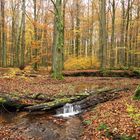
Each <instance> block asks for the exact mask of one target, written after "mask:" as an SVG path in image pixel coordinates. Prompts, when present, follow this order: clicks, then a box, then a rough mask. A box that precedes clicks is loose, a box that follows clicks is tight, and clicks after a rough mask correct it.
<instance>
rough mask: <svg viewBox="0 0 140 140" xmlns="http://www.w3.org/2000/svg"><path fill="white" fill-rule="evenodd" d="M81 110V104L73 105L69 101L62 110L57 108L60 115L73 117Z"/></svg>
mask: <svg viewBox="0 0 140 140" xmlns="http://www.w3.org/2000/svg"><path fill="white" fill-rule="evenodd" d="M80 112H81V107H80V106H79V105H73V104H70V103H67V104H65V105H64V106H63V108H62V109H61V110H57V115H56V116H58V117H71V116H74V115H76V114H78V113H80Z"/></svg>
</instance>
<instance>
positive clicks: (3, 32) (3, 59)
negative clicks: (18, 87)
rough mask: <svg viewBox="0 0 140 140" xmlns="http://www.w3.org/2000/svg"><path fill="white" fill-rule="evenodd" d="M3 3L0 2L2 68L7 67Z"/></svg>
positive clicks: (2, 1) (2, 0)
mask: <svg viewBox="0 0 140 140" xmlns="http://www.w3.org/2000/svg"><path fill="white" fill-rule="evenodd" d="M4 10H5V1H4V0H1V21H2V23H1V24H2V33H1V34H2V39H1V45H2V46H1V48H2V67H6V65H7V56H6V33H5V11H4Z"/></svg>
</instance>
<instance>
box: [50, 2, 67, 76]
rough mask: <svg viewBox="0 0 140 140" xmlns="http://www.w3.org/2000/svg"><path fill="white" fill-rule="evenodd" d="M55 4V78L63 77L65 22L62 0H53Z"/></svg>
mask: <svg viewBox="0 0 140 140" xmlns="http://www.w3.org/2000/svg"><path fill="white" fill-rule="evenodd" d="M52 2H53V4H54V11H55V14H54V35H53V48H52V56H53V60H52V74H53V77H54V78H57V79H61V78H62V77H63V76H62V69H63V47H64V24H63V9H62V8H63V7H62V5H63V3H62V0H56V1H55V2H54V1H52Z"/></svg>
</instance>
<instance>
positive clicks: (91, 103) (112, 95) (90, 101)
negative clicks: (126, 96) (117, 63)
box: [74, 88, 129, 110]
mask: <svg viewBox="0 0 140 140" xmlns="http://www.w3.org/2000/svg"><path fill="white" fill-rule="evenodd" d="M127 90H129V89H128V88H122V89H121V88H117V89H106V90H101V91H98V92H95V91H94V92H93V93H92V94H91V96H89V97H87V98H85V99H83V100H81V101H78V102H75V103H74V105H80V107H81V109H82V110H85V109H87V108H90V107H95V106H96V105H98V104H100V103H104V102H107V101H111V100H114V99H117V98H120V94H118V92H121V91H127Z"/></svg>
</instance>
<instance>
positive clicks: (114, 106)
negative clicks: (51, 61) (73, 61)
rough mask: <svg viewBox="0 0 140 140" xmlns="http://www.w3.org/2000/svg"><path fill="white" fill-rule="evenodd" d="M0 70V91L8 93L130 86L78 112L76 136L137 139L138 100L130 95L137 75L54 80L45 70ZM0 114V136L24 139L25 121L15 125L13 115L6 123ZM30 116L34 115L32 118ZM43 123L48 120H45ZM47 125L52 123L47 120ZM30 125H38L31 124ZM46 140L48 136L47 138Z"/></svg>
mask: <svg viewBox="0 0 140 140" xmlns="http://www.w3.org/2000/svg"><path fill="white" fill-rule="evenodd" d="M0 73H1V74H0V92H1V93H8V94H13V93H16V94H21V95H25V94H26V95H27V94H34V93H36V94H37V93H42V94H46V95H48V97H53V96H56V95H69V94H70V95H74V94H77V93H81V92H85V91H91V90H94V89H99V88H106V87H107V88H129V89H130V90H129V91H127V92H126V91H125V92H124V91H122V92H119V93H118V94H120V95H121V98H119V99H116V100H114V101H108V102H106V103H102V104H99V105H97V106H96V107H95V108H93V109H91V110H89V111H86V112H84V113H83V114H82V115H81V116H82V118H83V120H82V121H83V122H82V123H83V126H84V129H83V132H82V134H81V136H80V137H81V140H112V139H114V140H115V139H116V140H117V139H118V140H119V139H120V140H135V139H136V140H139V139H140V110H139V108H140V102H139V101H136V100H133V98H132V97H133V94H134V91H135V89H136V87H137V86H138V85H139V84H140V79H138V78H124V77H123V78H122V77H82V76H81V77H65V78H64V80H54V79H52V78H50V76H49V75H47V74H36V75H35V76H34V75H32V76H25V75H21V74H19V75H14V74H15V73H14V72H13V71H12V72H11V73H9V71H8V72H7V73H3V70H0ZM23 115H25V114H20V115H19V117H18V119H19V118H20V119H21V118H22V117H23ZM4 117H5V116H4ZM4 117H3V116H2V115H1V116H0V139H3V140H4V139H10V138H11V139H12V140H18V139H19V140H22V139H23V140H24V139H26V140H28V139H27V137H26V136H25V133H24V135H23V131H24V132H25V131H27V130H28V129H29V128H28V125H27V124H28V123H27V122H26V125H23V124H22V123H20V124H21V125H19V127H18V125H17V122H18V121H17V118H16V119H14V122H10V123H8V122H7V120H9V118H8V119H7V120H5V119H4ZM10 118H11V117H10ZM50 118H52V116H51V117H48V118H47V120H49V121H50V120H51V119H50ZM34 120H36V119H35V118H34ZM39 120H41V122H40V123H39V124H38V125H41V124H44V125H45V123H44V122H42V120H45V117H44V116H43V119H42V118H41V119H39ZM10 121H11V120H10ZM25 121H27V120H25ZM31 121H33V119H31ZM20 122H21V120H20ZM22 122H23V121H22ZM53 122H55V123H56V125H58V124H62V123H63V122H64V120H62V119H60V120H57V119H54V118H53ZM46 124H48V122H47V123H46ZM49 125H51V126H52V124H50V123H49ZM60 126H61V125H60ZM32 127H38V126H37V125H36V124H34V125H32ZM43 127H44V126H43ZM52 127H56V126H52ZM28 131H29V130H28ZM36 131H37V130H36ZM36 131H35V132H34V135H35V133H36ZM39 131H40V130H39ZM55 131H56V128H55ZM53 132H54V131H53ZM49 133H50V132H49ZM36 137H37V136H36ZM56 137H57V136H56ZM29 139H33V138H29ZM38 139H39V138H38ZM44 140H45V138H44ZM46 140H47V139H46ZM48 140H51V138H50V139H48ZM56 140H57V139H56ZM60 140H61V139H60Z"/></svg>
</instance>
